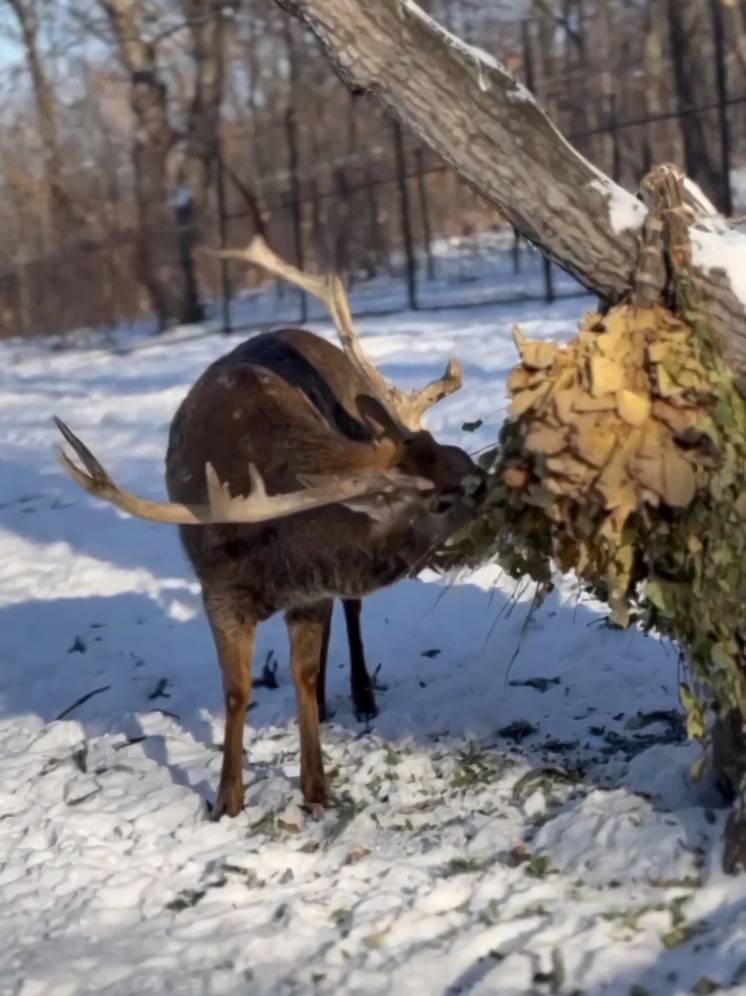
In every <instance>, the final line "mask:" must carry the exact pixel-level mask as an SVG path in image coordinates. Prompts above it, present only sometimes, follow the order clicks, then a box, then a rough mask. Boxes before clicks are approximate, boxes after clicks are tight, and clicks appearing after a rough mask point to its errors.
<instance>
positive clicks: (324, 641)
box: [316, 603, 334, 723]
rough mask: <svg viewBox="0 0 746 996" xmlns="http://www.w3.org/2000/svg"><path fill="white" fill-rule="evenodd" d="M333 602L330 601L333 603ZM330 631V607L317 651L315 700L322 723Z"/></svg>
mask: <svg viewBox="0 0 746 996" xmlns="http://www.w3.org/2000/svg"><path fill="white" fill-rule="evenodd" d="M333 604H334V603H332V605H333ZM331 631H332V609H331V608H330V609H329V614H328V616H327V618H326V625H325V626H324V632H323V634H322V637H321V651H320V653H319V673H318V676H317V678H316V702H317V704H318V707H319V722H320V723H323V722H324V721H325V720H326V718H327V716H328V712H327V709H326V659H327V657H328V654H329V637H330V636H331Z"/></svg>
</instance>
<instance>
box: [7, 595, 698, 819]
mask: <svg viewBox="0 0 746 996" xmlns="http://www.w3.org/2000/svg"><path fill="white" fill-rule="evenodd" d="M184 586H185V589H188V592H187V594H186V595H185V593H184V592H182V591H180V590H167V591H165V592H164V591H163V589H161V590H160V594H159V595H158V597H157V598H155V599H154V598H151V597H148V596H147V595H144V594H134V593H125V594H114V595H112V596H111V597H105V596H97V597H91V598H71V599H64V598H60V599H55V600H51V601H30V602H24V603H21V604H16V605H12V606H8V607H6V608H4V609H3V610H2V611H0V648H2V656H3V658H4V659H5V666H4V668H3V674H2V680H1V683H0V722H2V721H3V720H6V721H7V720H10V719H12V717H14V716H24V715H25V716H28V715H36V716H38V717H39V718H40V719H41V720H42V721H43V722H44V723H51V722H54V721H55V720H56V719H57V718H59V717H60V716H62V717H63V718H69V719H71V720H75V721H77V722H78V723H79V724H80V726H81V729H82V733H83V736H84V737H91V736H97V735H100V734H102V733H106V732H112V731H123V732H125V733H129V734H131V735H132V736H133V737H134V738H136V739H141V738H144V739H143V749H144V750H145V752H146V753H147V754H148V756H150V757H151V758H152V759H153V760H155V761H157V762H158V763H159V764H163V765H167V766H168V768H169V770H170V772H171V775H172V777H173V779H174V781H175V782H178V783H180V784H185V785H191V786H192V787H193V788H194V789H195V790H196V791H198V792H199V793H200V794H201V795H202V796H203V797H205V796H209V797H211V796H212V794H213V793H214V791H215V787H216V786H215V785H210V783H209V780H206V779H205V777H204V772H203V773H202V774H201V775H200V776H199V778H198V780H197V781H195V777H196V776H195V775H194V774H190V767H189V766H188V765H185V764H183V762H182V761H181V760H180V759H179V756H177V755H176V754H174V753H173V752H172V750H171V748H170V745H169V740H168V737H164V736H163V735H162V734H158V735H152V736H151V735H150V734H149V732H148V729H149V727H148V723H147V721H146V720H147V717H148V715H149V714H153V715H154V716H156V717H157V716H158V715H161V716H165V717H167V718H169V719H170V720H171V721H172V722H173V723H174V724H176V726H177V727H178V729H179V731H180V735H181V736H183V734H186V735H187V736H188V737H190V738H191V739H192V740H193V741H194V746H195V750H196V752H197V753H199V751H200V749H203V750H204V752H205V753H206V754H207V753H210V754H211V755H212V756H213V757H214V753H213V752H215V751H217V750H219V748H220V742H221V740H222V722H223V716H224V710H223V701H222V691H221V685H220V675H219V671H218V667H217V664H216V661H215V651H214V647H213V643H212V638H211V635H210V632H209V629H208V626H207V622H206V620H205V618H204V614H203V612H202V611H201V606H200V601H199V598H198V597H197V596H195V595H194V593H193V590H192V588H191V585H190V583H189V582H188V581H186V580H185V582H184ZM530 605H531V602H530V600H528V599H526V598H524V599H523V600H521V601H518V602H513V601H512V600H511V599H510V597H509V596H508V595H507V594H505V593H503V592H501V591H500V590H497V589H493V590H489V589H488V588H482V587H479V586H477V585H476V584H472V583H468V584H454V585H452V586H447V585H443V584H433V583H426V582H425V581H421V580H418V581H405V582H401V583H399V584H398V585H395V586H394V587H392V588H390V589H387V590H385V591H382V592H379V593H377V594H376V595H374V596H371V597H369V598H367V599H366V600H365V601H364V605H363V638H364V642H365V647H366V656H367V661H368V666H369V670H370V671H371V672H376V678H377V682H378V683H379V684H380V683H382V684H384V685H385V691H380V690H379V691H378V692H377V698H378V705H379V709H380V713H379V716H378V717H377V718H376V719H375V720H373V721H372V723H371V724H370V725H368V724H367V723H366V722H365V721H361V720H360V719H359V718H358V717H356V715H355V713H354V708H353V704H352V701H351V699H350V694H349V664H348V655H347V647H346V638H345V633H344V625H343V620H342V613H341V612H340V611H338V610H337V611H335V615H334V624H333V631H332V643H331V647H330V654H329V665H328V670H327V701H328V707H329V713H330V719H329V721H328V722H327V723H326V724H325V725H324V726H323V727H322V742H323V738H324V735H325V733H324V731H325V730H329V729H330V728H334V727H336V728H342V729H346V730H348V731H354V732H355V734H357V735H360V736H365V735H366V734H367V733H368V732H373V733H375V734H376V735H378V736H380V737H383V738H384V739H387V740H389V741H391V742H392V743H402V742H410V743H414V744H419V745H421V746H426V747H427V749H432V747H433V744H434V740H435V739H436V738H442V737H444V736H445V737H448V738H455V739H459V738H461V739H465V740H473V741H475V742H477V743H479V744H480V745H483V747H484V749H486V750H487V751H489V752H493V753H494V754H495V755H500V754H504V753H505V752H508V751H512V752H519V753H520V754H522V755H523V756H524V757H525V758H526V759H527V760H528V763H529V764H531V765H536V766H541V765H542V764H545V763H549V764H556V763H558V760H559V761H560V762H561V763H563V764H566V765H568V766H571V767H574V768H575V769H577V770H580V771H582V773H583V777H584V779H588V780H590V781H594V782H598V784H603V785H608V784H609V783H610V780H613V778H615V777H618V776H619V772H620V771H623V773H624V779H623V780H624V784H627V785H629V786H630V787H632V788H633V789H634V790H636V791H641V792H646V793H649V794H651V795H652V796H654V797H657V798H658V799H659V800H660V802H661V803H662V804H663V805H665V806H666V807H667V808H669V809H671V810H674V811H680V812H681V813H685V812H687V811H689V810H690V809H691V808H692V807H697V806H701V805H704V804H711V803H712V802H713V797H712V795H711V794H710V793H709V792H708V790H707V789H706V788H705V789H702V788H696V787H693V786H692V785H691V784H690V782H689V780H688V775H687V773H688V768H689V765H690V763H691V760H692V759H693V757H694V756H695V755H696V751H695V749H694V748H692V747H691V745H688V744H687V743H685V742H684V737H683V728H682V726H681V724H680V721H678V723H677V719H676V716H675V714H674V713H673V712H672V710H673V709H674V706H675V704H676V701H677V700H676V687H677V681H678V674H677V661H676V658H675V655H673V654H672V653H671V654H668V655H667V654H666V653H665V652H664V650H663V649H662V647H661V644H660V643H658V642H657V641H654V640H650V639H647V638H645V637H643V636H642V635H641V634H638V633H635V632H626V633H622V632H620V631H615V630H612V629H609V628H607V627H605V626H604V625H603V624H602V623H601V621H600V619H599V617H598V615H597V614H596V613H594V612H592V611H591V610H590V609H589V608H588V607H586V606H585V605H584V604H582V603H581V604H579V605H575V604H573V603H572V602H571V601H568V600H566V599H565V600H564V601H563V598H562V597H561V596H560V595H558V594H555V595H553V596H552V597H551V598H550V599H549V600H548V602H547V603H545V605H544V606H542V607H541V608H540V609H539V610H538V611H537V612H536V613H534V614H533V615H531V614H530V613H529V610H530ZM287 656H288V654H287V637H286V633H285V627H284V623H283V621H282V619H281V618H280V617H275V618H274V619H272V620H270V621H269V622H268V623H266V624H264V626H262V627H260V631H259V637H258V640H257V648H256V653H255V663H254V677H255V679H256V678H261V676H262V670H263V666H264V664H265V663H266V662H267V660H268V659H269V660H271V661H273V662H277V665H278V666H277V669H276V680H277V687H276V688H267V687H259V688H257V689H256V691H255V703H256V705H255V707H254V708H252V710H251V711H250V713H249V723H250V725H251V726H252V727H253V729H254V730H255V731H256V733H257V734H258V735H259V736H261V734H262V731H265V730H269V729H271V728H276V727H278V726H280V727H282V726H285V725H286V724H287V721H288V719H289V718H291V717H293V716H294V715H295V696H294V690H293V687H292V682H291V679H290V674H289V668H288V666H287ZM91 693H93V694H91ZM200 745H201V746H200ZM659 748H660V749H662V750H665V756H661V757H660V759H657V758H656V754H655V752H656V750H658V749H659ZM620 758H626V763H625V764H621V763H620ZM672 758H673V759H674V760H675V763H674V764H673V766H672V763H671V762H672ZM607 760H608V761H610V762H611V761H613V762H614V764H612V765H611V766H610V767H607V765H606V763H605V761H607ZM658 760H660V764H659V763H658ZM248 778H249V780H250V779H251V772H250V770H249V774H248Z"/></svg>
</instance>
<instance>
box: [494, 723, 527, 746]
mask: <svg viewBox="0 0 746 996" xmlns="http://www.w3.org/2000/svg"><path fill="white" fill-rule="evenodd" d="M534 733H536V727H535V726H534V724H533V723H529V722H527V721H526V720H525V719H517V720H516V721H515V723H510V724H509V725H508V726H503V727H502V729H500V730H498V731H497V735H498V736H500V737H503V738H504V739H505V740H512V742H513V743H514V744H519V743H522V741H524V740H525V739H526V737H531V736H533V735H534Z"/></svg>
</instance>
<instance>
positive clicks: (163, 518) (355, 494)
mask: <svg viewBox="0 0 746 996" xmlns="http://www.w3.org/2000/svg"><path fill="white" fill-rule="evenodd" d="M55 422H56V424H57V427H58V429H59V430H60V432H61V433H62V435H63V436H64V437H65V439H66V441H67V442H68V443H69V444H70V446H71V447H72V448H73V450H74V451H75V453H76V455H77V456H78V457H79V459H80V460H81V462H82V463H83V464H84V466H85V468H86V469H85V470H82V469H81V468H80V467H78V466H76V464H75V463H73V461H72V460H71V459H70V457H68V456H67V454H66V453H65V452H64V451H63V450H60V462H61V464H62V466H63V467H64V469H65V471H66V472H67V473H68V474H69V475H70V477H71V478H72V479H73V480H74V481H75V482H76V484H79V485H80V487H81V488H83V490H84V491H87V492H88V493H89V494H92V495H94V496H95V497H97V498H102V499H104V501H108V502H110V503H111V504H112V505H116V506H117V508H121V509H122V511H124V512H128V513H129V514H130V515H134V516H137V517H138V518H140V519H149V520H150V521H151V522H168V523H172V524H173V525H190V526H197V525H216V524H219V523H234V524H237V523H254V522H268V521H269V520H270V519H281V518H284V517H285V516H288V515H295V514H296V513H297V512H304V511H308V510H310V509H313V508H321V507H322V506H324V505H337V504H342V505H344V504H345V503H346V502H353V501H355V500H359V499H361V498H364V497H368V496H372V495H384V494H394V495H405V494H408V493H415V494H416V493H419V492H421V491H426V490H429V489H432V482H431V481H428V480H426V479H423V478H419V477H414V476H411V477H410V476H407V475H403V474H399V473H397V472H396V471H387V472H373V473H367V474H365V473H361V474H358V475H355V476H351V477H331V476H330V477H320V478H315V479H314V480H313V481H312V482H308V483H307V484H306V486H305V487H303V488H302V489H301V490H299V491H289V492H286V493H284V494H277V495H268V494H267V489H266V488H265V486H264V481H263V480H262V477H261V474H260V473H259V471H258V470H257V469H256V467H255V466H254V465H253V464H252V465H250V466H249V478H250V481H251V493H250V494H248V495H236V496H235V497H234V496H232V495H231V492H230V488H229V487H228V485H227V484H226V483H223V482H221V481H220V479H219V478H218V475H217V473H216V471H215V468H214V467H213V466H212V464H210V463H208V464H206V465H205V478H206V485H207V504H205V505H185V504H181V503H180V502H157V501H150V500H149V499H147V498H141V497H139V496H138V495H135V494H132V493H131V492H129V491H124V490H123V489H122V488H120V487H119V486H118V485H117V484H115V483H114V481H113V480H112V479H111V477H110V476H109V474H108V473H107V471H106V470H105V469H104V468H103V467H102V466H101V464H100V463H99V461H98V460H97V459H96V457H95V456H94V455H93V453H91V451H90V450H89V449H88V447H87V446H86V445H85V443H84V442H83V441H82V440H81V439H78V437H77V436H76V435H75V433H74V432H73V431H72V430H71V429H70V428H69V427H68V426H67V425H65V423H64V422H63V421H62V420H61V419H58V418H56V417H55ZM86 471H87V472H86ZM356 507H358V506H356Z"/></svg>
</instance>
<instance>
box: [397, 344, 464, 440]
mask: <svg viewBox="0 0 746 996" xmlns="http://www.w3.org/2000/svg"><path fill="white" fill-rule="evenodd" d="M463 383H464V368H463V367H462V366H461V364H460V363H459V361H458V360H457V359H456V358H455V357H453V356H452V357H451V358H450V359H449V361H448V366H447V367H446V368H445V371H444V373H443V376H442V377H439V378H438V380H434V381H432V382H431V383H430V384H428V385H427V387H423V388H422V389H421V390H419V391H413V392H412V394H411V395H410V396H409V399H408V402H407V403H408V406H409V411H410V420H411V421H412V422H414V423H415V424H417V425H419V424H420V420H421V419H422V416H423V415H424V414H425V412H426V411H427V410H428V408H432V407H433V405H437V403H438V402H439V401H442V400H443V398H447V397H448V395H449V394H454V393H455V392H456V391H458V390H460V388H461V386H462V385H463Z"/></svg>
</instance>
